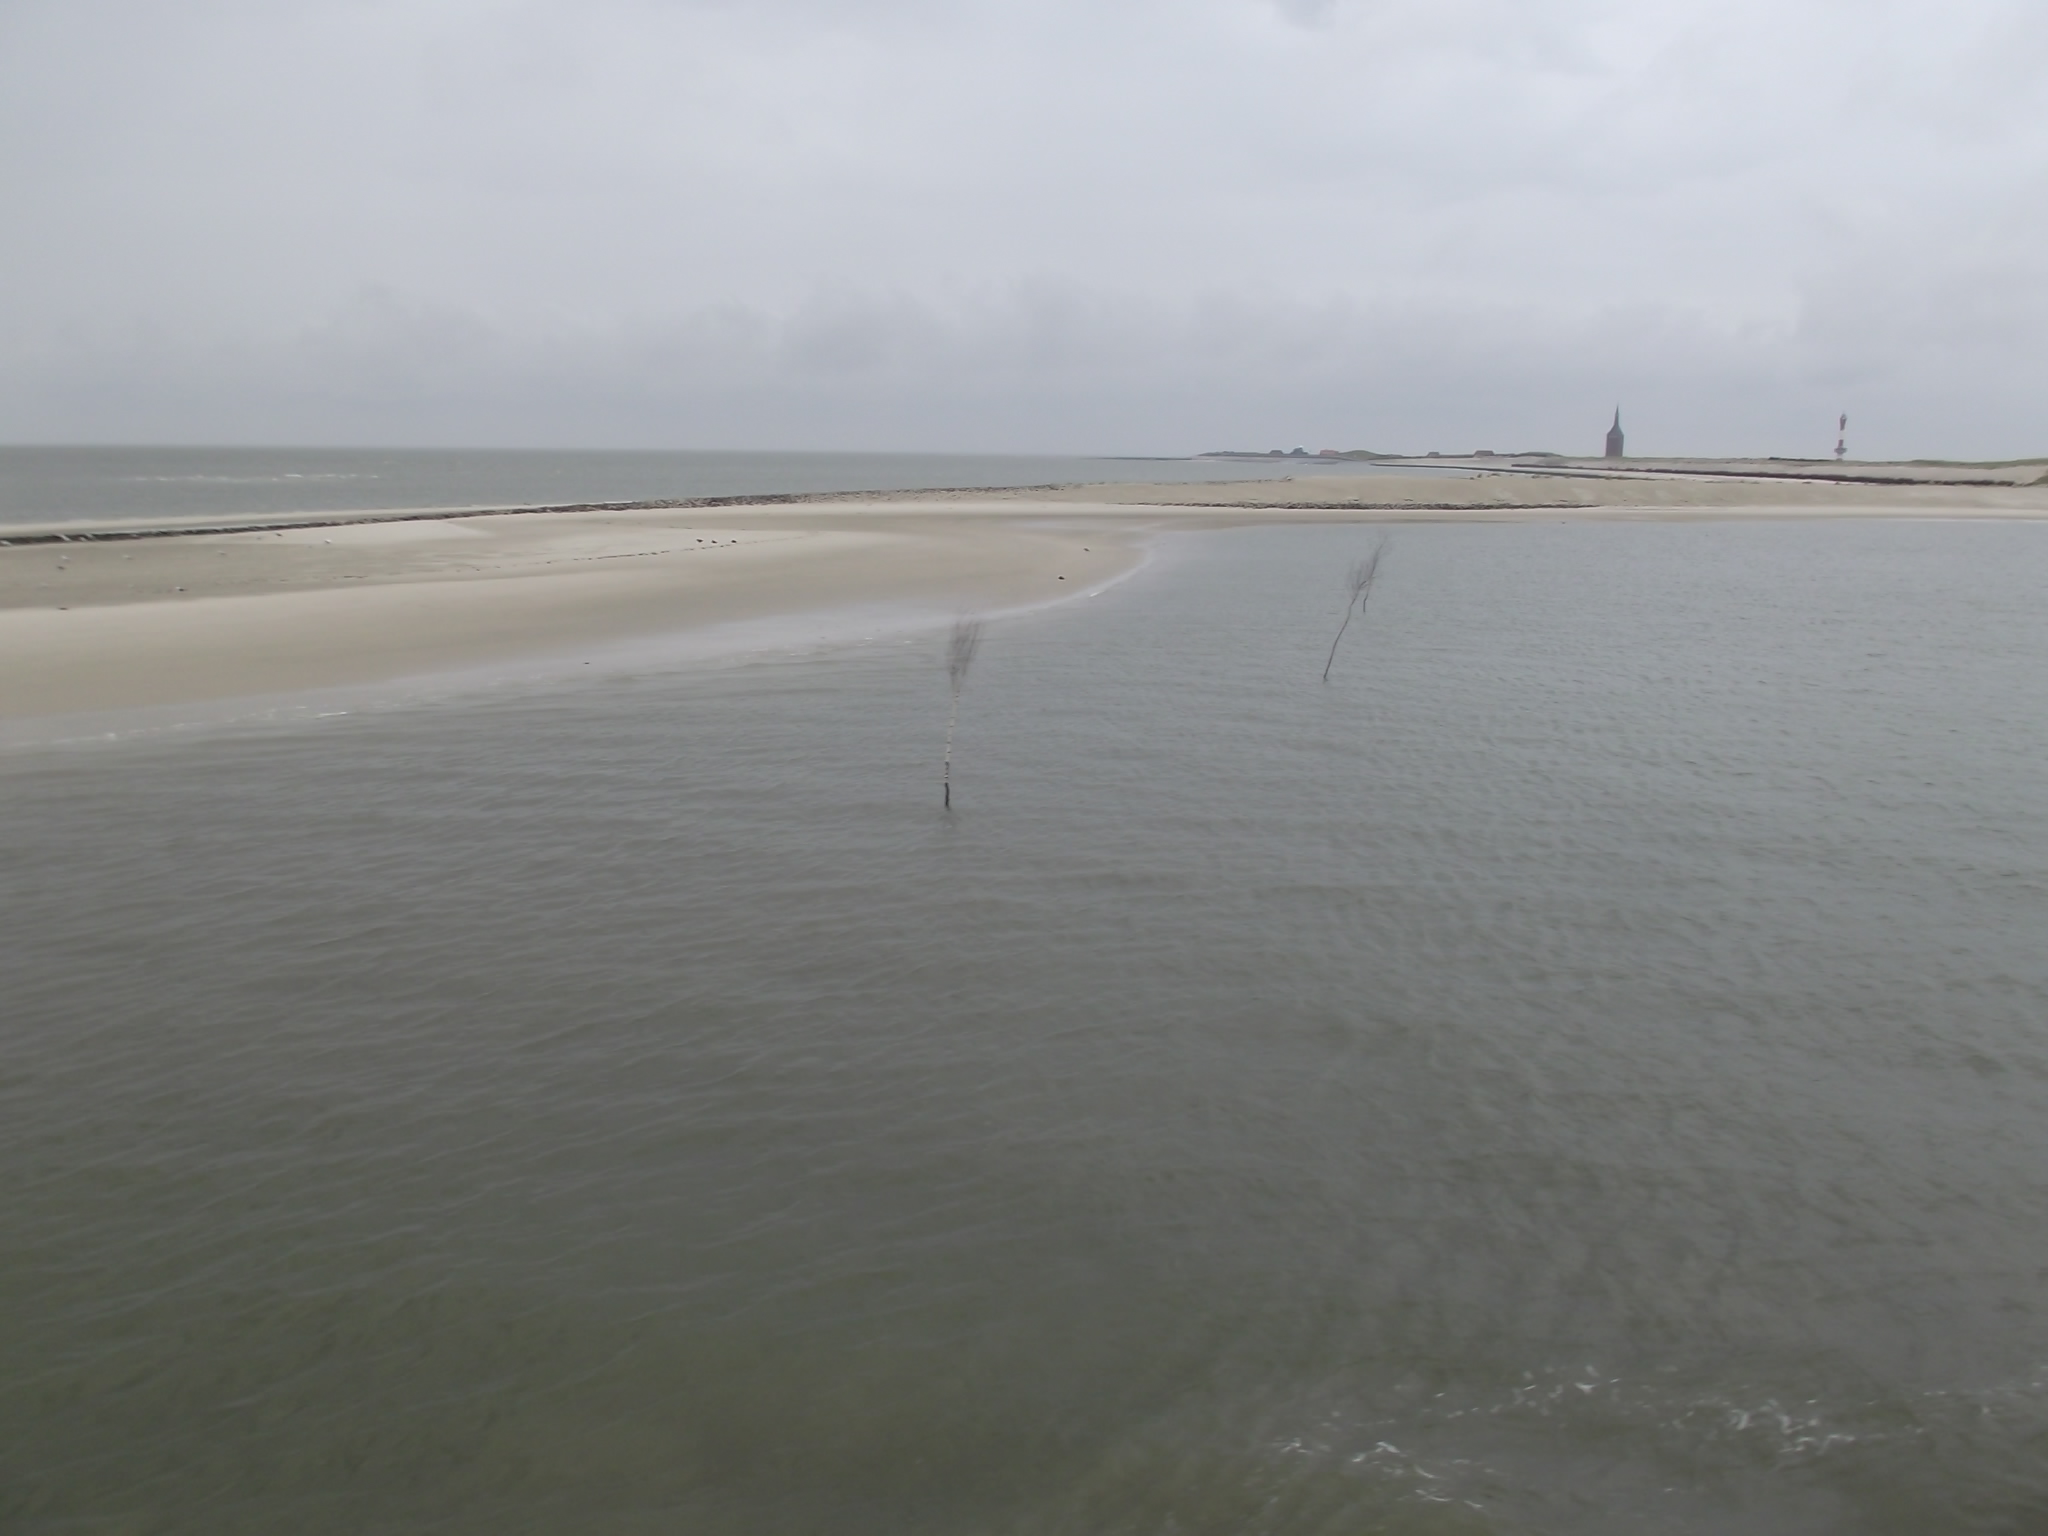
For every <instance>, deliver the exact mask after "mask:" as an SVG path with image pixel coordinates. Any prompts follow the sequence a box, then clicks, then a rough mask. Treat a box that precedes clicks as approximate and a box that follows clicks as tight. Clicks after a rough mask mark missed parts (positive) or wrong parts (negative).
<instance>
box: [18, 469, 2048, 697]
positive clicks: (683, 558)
mask: <svg viewBox="0 0 2048 1536" xmlns="http://www.w3.org/2000/svg"><path fill="white" fill-rule="evenodd" d="M1559 517H1567V518H1573V519H1579V518H1622V519H1639V518H1657V519H1693V518H1783V517H1857V518H1867V517H1909V518H1953V517H1966V518H1985V517H1994V518H2048V488H2043V487H2039V486H2031V485H2027V486H2015V485H2011V484H1996V483H1983V484H1970V485H1955V484H1934V483H1927V482H1926V481H1924V480H1923V481H1920V482H1916V483H1911V484H1883V483H1870V482H1866V483H1855V484H1852V483H1843V482H1841V481H1823V480H1811V481H1799V480H1786V479H1783V478H1777V479H1744V478H1739V477H1735V476H1722V477H1707V476H1680V475H1672V476H1667V477H1662V478H1660V477H1656V476H1645V475H1635V474H1631V475H1627V476H1614V475H1599V474H1557V473H1551V472H1549V471H1547V470H1546V471H1545V472H1542V473H1528V474H1524V473H1516V472H1514V471H1512V470H1505V471H1500V470H1488V471H1486V472H1482V473H1476V474H1466V475H1444V474H1431V473H1414V474H1399V473H1388V472H1373V473H1361V474H1357V475H1343V474H1337V473H1317V474H1315V475H1313V476H1309V477H1304V478H1302V479H1299V480H1289V479H1278V480H1270V481H1239V482H1231V483H1221V484H1216V483H1211V484H1174V485H1093V486H1075V487H1064V488H1062V487H1032V488H1029V489H1024V490H1013V491H986V490H979V491H959V492H914V493H904V494H896V495H862V496H831V497H804V498H794V497H790V498H773V499H769V500H764V501H761V502H757V503H748V504H737V505H735V504H720V505H719V506H717V507H715V508H713V507H704V506H683V507H678V506H669V505H659V506H656V505H649V506H607V507H602V508H589V507H585V508H580V509H573V510H564V511H559V512H536V511H534V510H532V509H523V510H519V511H505V512H498V513H489V512H482V513H480V512H475V511H463V512H460V513H457V514H446V513H443V514H434V513H421V514H407V515H399V516H394V515H392V514H374V513H372V514H364V515H361V516H351V517H345V518H325V519H322V520H320V521H319V523H318V524H317V525H314V524H306V525H294V526H287V527H267V528H265V529H263V530H260V531H258V530H248V531H221V530H218V529H204V530H196V529H192V528H189V527H188V528H184V529H177V528H171V529H166V530H163V532H162V533H161V535H160V536H153V537H152V536H143V533H144V531H143V530H138V529H135V528H133V527H126V528H123V529H122V530H121V531H120V536H119V537H118V538H115V539H111V540H108V541H104V542H98V541H93V540H91V539H90V538H87V539H84V540H80V539H79V538H78V537H76V535H78V534H80V533H90V531H91V530H89V529H85V528H74V529H72V530H71V533H72V534H73V537H72V538H71V539H70V541H68V542H58V543H35V544H19V543H17V544H14V545H0V719H23V718H37V717H51V716H60V715H65V714H71V713H95V714H97V713H104V712H107V711H118V710H122V709H131V708H160V707H162V706H166V705H178V704H184V703H196V702H202V701H218V700H223V699H231V698H238V697H243V696H251V695H257V694H266V695H273V694H278V693H290V692H291V691H293V690H314V689H322V688H328V687H335V686H343V685H349V684H357V683H375V682H383V681H387V680H390V679H395V678H401V677H407V676H413V675H421V674H428V673H434V672H442V671H448V670H453V669H459V668H466V667H472V666H479V665H486V664H497V663H503V662H508V661H517V660H519V659H520V658H524V657H534V658H540V657H549V656H559V655H561V654H562V653H563V652H564V651H565V650H566V649H569V648H573V647H577V646H592V645H603V644H607V643H614V642H621V641H628V640H632V639H635V638H638V637H649V636H656V635H661V634H665V633H673V632H677V631H683V630H690V629H694V628H701V627H704V626H709V625H716V624H726V623H732V622H737V621H745V620H753V619H762V618H770V617H774V616H778V615H795V614H802V613H810V612H818V611H823V610H830V609H835V608H846V607H853V606H858V605H863V604H877V603H917V604H922V605H924V606H925V607H926V608H932V609H945V610H950V611H953V612H959V613H970V612H985V611H989V610H993V609H1000V608H1009V607H1019V606H1025V605H1028V604H1032V603H1038V602H1045V601H1051V600H1056V599H1058V598H1059V597H1061V596H1064V595H1078V594H1080V593H1082V592H1085V591H1088V590H1092V589H1093V588H1095V587H1097V586H1099V585H1101V584H1102V583H1103V582H1105V581H1107V580H1109V579H1111V578H1113V577H1115V576H1116V575H1118V574H1119V573H1121V572H1123V571H1125V570H1127V569H1129V568H1130V567H1131V566H1132V565H1133V564H1134V563H1135V562H1136V561H1137V560H1138V559H1139V558H1140V555H1141V552H1142V546H1143V543H1144V541H1145V539H1146V538H1147V537H1148V536H1149V535H1150V534H1152V533H1154V532H1157V531H1160V530H1165V529H1173V528H1196V527H1218V526H1233V525H1242V524H1246V523H1256V522H1268V521H1287V522H1308V521H1347V522H1402V521H1418V520H1442V521H1502V520H1516V519H1532V518H1533V519H1546V520H1555V519H1557V518H1559Z"/></svg>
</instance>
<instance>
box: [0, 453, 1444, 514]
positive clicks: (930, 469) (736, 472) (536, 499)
mask: <svg viewBox="0 0 2048 1536" xmlns="http://www.w3.org/2000/svg"><path fill="white" fill-rule="evenodd" d="M1372 468H1373V466H1371V465H1366V464H1356V463H1350V462H1347V461H1343V460H1339V461H1336V462H1335V463H1334V464H1333V463H1330V462H1328V461H1322V462H1319V461H1317V460H1316V459H1313V458H1307V459H1292V458H1290V459H1284V460H1267V461H1264V462H1261V461H1258V460H1242V459H1239V460H1226V459H1091V458H1075V457H1068V458H1054V457H1047V456H1037V455H1000V454H935V453H652V452H649V453H632V452H615V451H602V452H600V451H590V452H575V451H565V450H552V449H547V450H542V449H535V450H531V451H518V450H511V449H440V448H388V449H386V448H61V447H10V446H6V445H0V527H4V526H5V525H7V524H9V523H16V524H19V523H47V522H73V521H89V520H98V519H130V518H164V519H166V520H171V519H192V518H221V519H224V520H234V519H246V518H252V517H288V516H290V515H292V514H293V513H319V512H366V511H377V510H382V509H388V508H413V507H476V506H486V507H498V506H504V507H518V506H555V505H561V504H564V503H574V502H593V501H597V502H604V501H656V500H662V499H669V498H673V499H689V498H694V497H699V496H773V495H790V494H796V493H803V492H811V491H907V490H924V489H933V488H944V487H950V486H959V487H996V486H1014V485H1052V484H1075V483H1093V482H1104V481H1125V482H1131V481H1139V482H1154V481H1171V482H1175V483H1182V482H1190V481H1205V480H1207V481H1216V480H1270V479H1273V478H1275V477H1277V476H1279V475H1283V474H1285V475H1305V474H1313V473H1317V472H1327V471H1329V470H1332V469H1336V470H1341V471H1343V472H1345V473H1348V474H1358V473H1362V472H1370V471H1371V469H1372ZM1413 472H1414V471H1412V470H1410V471H1407V473H1413Z"/></svg>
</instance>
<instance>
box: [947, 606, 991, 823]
mask: <svg viewBox="0 0 2048 1536" xmlns="http://www.w3.org/2000/svg"><path fill="white" fill-rule="evenodd" d="M980 644H981V620H979V619H962V620H961V621H960V622H959V623H957V624H955V625H954V626H953V638H952V639H951V640H949V641H948V642H947V643H946V675H947V677H948V678H949V679H951V681H952V684H953V710H952V713H950V714H949V715H947V716H946V766H945V771H944V774H943V776H942V779H941V782H942V783H943V785H944V787H945V797H946V809H947V810H951V809H952V808H953V727H954V725H956V724H957V723H958V722H959V719H960V687H961V685H962V684H963V683H965V682H966V681H967V669H968V668H969V667H971V666H973V665H974V648H975V647H976V646H978V645H980Z"/></svg>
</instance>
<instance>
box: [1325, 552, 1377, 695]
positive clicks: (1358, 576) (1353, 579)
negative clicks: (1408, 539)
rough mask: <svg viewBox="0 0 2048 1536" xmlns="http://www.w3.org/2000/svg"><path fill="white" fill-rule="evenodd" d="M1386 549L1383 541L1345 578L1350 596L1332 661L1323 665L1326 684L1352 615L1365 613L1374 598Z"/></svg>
mask: <svg viewBox="0 0 2048 1536" xmlns="http://www.w3.org/2000/svg"><path fill="white" fill-rule="evenodd" d="M1386 548H1387V541H1386V540H1385V539H1381V540H1380V541H1379V543H1377V544H1375V545H1374V546H1373V549H1372V553H1371V554H1369V555H1367V556H1366V557H1365V558H1364V559H1363V560H1360V561H1358V562H1357V563H1356V564H1354V565H1353V566H1352V567H1351V572H1350V574H1349V575H1348V576H1346V577H1345V578H1344V582H1345V585H1346V587H1347V588H1348V589H1349V594H1350V595H1349V596H1347V597H1346V598H1345V600H1344V622H1343V623H1342V624H1339V625H1338V626H1337V638H1336V639H1335V640H1332V641H1331V642H1330V659H1329V660H1328V661H1326V662H1324V663H1323V681H1324V682H1326V683H1327V682H1328V681H1329V680H1330V668H1331V667H1333V666H1335V665H1336V662H1337V646H1338V645H1339V644H1340V643H1341V642H1342V641H1343V639H1344V631H1345V630H1347V629H1349V628H1350V627H1351V615H1352V614H1354V613H1360V614H1362V613H1364V612H1365V604H1366V599H1368V598H1369V597H1371V596H1372V579H1373V577H1375V576H1377V575H1378V574H1379V569H1380V556H1381V555H1382V554H1384V553H1385V552H1386Z"/></svg>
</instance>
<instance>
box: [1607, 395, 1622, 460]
mask: <svg viewBox="0 0 2048 1536" xmlns="http://www.w3.org/2000/svg"><path fill="white" fill-rule="evenodd" d="M1607 457H1608V458H1610V459H1618V458H1620V457H1621V407H1620V406H1618V405H1617V406H1616V407H1615V408H1614V425H1613V426H1611V427H1609V428H1608V429H1607Z"/></svg>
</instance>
